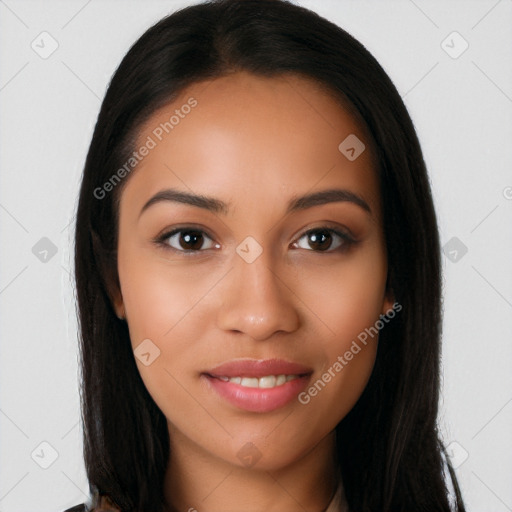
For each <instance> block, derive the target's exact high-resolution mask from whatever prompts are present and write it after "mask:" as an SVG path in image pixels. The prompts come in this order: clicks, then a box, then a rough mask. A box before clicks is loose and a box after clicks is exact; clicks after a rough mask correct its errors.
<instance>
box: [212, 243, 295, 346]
mask: <svg viewBox="0 0 512 512" xmlns="http://www.w3.org/2000/svg"><path fill="white" fill-rule="evenodd" d="M233 264H234V268H233V269H232V270H231V271H230V272H229V273H228V275H227V276H226V278H227V281H226V282H225V283H224V286H223V287H222V290H219V291H220V292H221V294H222V299H221V306H220V308H219V309H218V317H217V325H218V327H219V328H220V329H222V330H224V331H236V332H241V333H244V334H246V335H248V336H250V337H251V338H253V339H254V340H257V341H263V340H266V339H268V338H270V337H271V336H272V335H273V334H275V333H278V332H280V333H281V334H282V333H290V332H293V331H295V330H297V328H298V327H299V325H300V316H299V311H298V310H297V308H296V304H297V297H296V295H295V294H294V292H293V291H292V290H291V289H290V283H288V282H286V281H287V280H286V279H285V276H284V275H282V273H281V275H280V274H279V270H277V269H276V268H272V266H271V262H270V261H269V259H268V258H266V257H265V251H264V252H263V254H261V255H260V256H259V257H258V258H257V259H256V260H255V261H253V262H252V263H247V262H246V261H244V260H243V259H242V258H240V257H238V255H236V256H235V258H234V262H233Z"/></svg>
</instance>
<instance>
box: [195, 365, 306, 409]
mask: <svg viewBox="0 0 512 512" xmlns="http://www.w3.org/2000/svg"><path fill="white" fill-rule="evenodd" d="M312 373H313V369H312V368H309V367H307V366H304V365H302V364H299V363H294V362H290V361H285V360H282V359H267V360H255V359H239V360H235V361H229V362H227V363H224V364H221V365H219V366H216V367H215V368H212V369H211V370H208V371H205V372H202V373H201V378H202V379H203V381H204V382H205V383H206V384H207V388H208V389H209V390H211V391H213V392H214V393H215V394H216V395H217V397H220V398H222V399H223V400H226V401H227V402H229V403H230V404H231V405H234V406H235V407H236V408H238V409H243V410H246V411H251V412H259V413H263V412H270V411H273V410H276V409H279V408H281V407H284V406H285V405H287V404H289V403H290V401H291V400H293V399H294V398H295V397H296V396H297V395H298V394H299V393H300V392H301V391H302V390H303V389H304V388H305V387H306V386H307V384H308V382H309V380H310V377H311V375H312Z"/></svg>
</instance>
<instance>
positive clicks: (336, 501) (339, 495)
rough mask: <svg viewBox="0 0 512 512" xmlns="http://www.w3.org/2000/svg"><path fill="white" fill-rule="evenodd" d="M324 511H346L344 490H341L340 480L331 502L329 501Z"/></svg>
mask: <svg viewBox="0 0 512 512" xmlns="http://www.w3.org/2000/svg"><path fill="white" fill-rule="evenodd" d="M325 512H348V506H347V502H346V500H345V492H344V490H343V485H342V483H341V480H340V483H339V485H338V487H337V489H336V492H335V494H334V496H333V497H332V500H331V502H330V503H329V506H328V507H327V508H326V509H325Z"/></svg>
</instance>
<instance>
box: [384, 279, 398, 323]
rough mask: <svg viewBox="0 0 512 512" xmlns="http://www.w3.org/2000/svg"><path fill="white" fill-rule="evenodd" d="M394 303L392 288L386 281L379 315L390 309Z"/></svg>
mask: <svg viewBox="0 0 512 512" xmlns="http://www.w3.org/2000/svg"><path fill="white" fill-rule="evenodd" d="M394 303H395V293H394V292H393V289H392V288H391V286H390V285H389V282H386V292H385V295H384V300H383V301H382V310H381V315H385V314H386V313H387V312H388V311H389V310H390V309H392V308H393V304H394Z"/></svg>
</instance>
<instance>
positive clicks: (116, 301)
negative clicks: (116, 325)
mask: <svg viewBox="0 0 512 512" xmlns="http://www.w3.org/2000/svg"><path fill="white" fill-rule="evenodd" d="M111 300H112V307H113V308H114V311H115V312H116V315H117V318H119V320H125V319H126V311H125V309H124V301H123V295H122V293H121V291H120V290H119V288H117V289H116V291H115V292H114V293H113V296H112V298H111Z"/></svg>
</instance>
